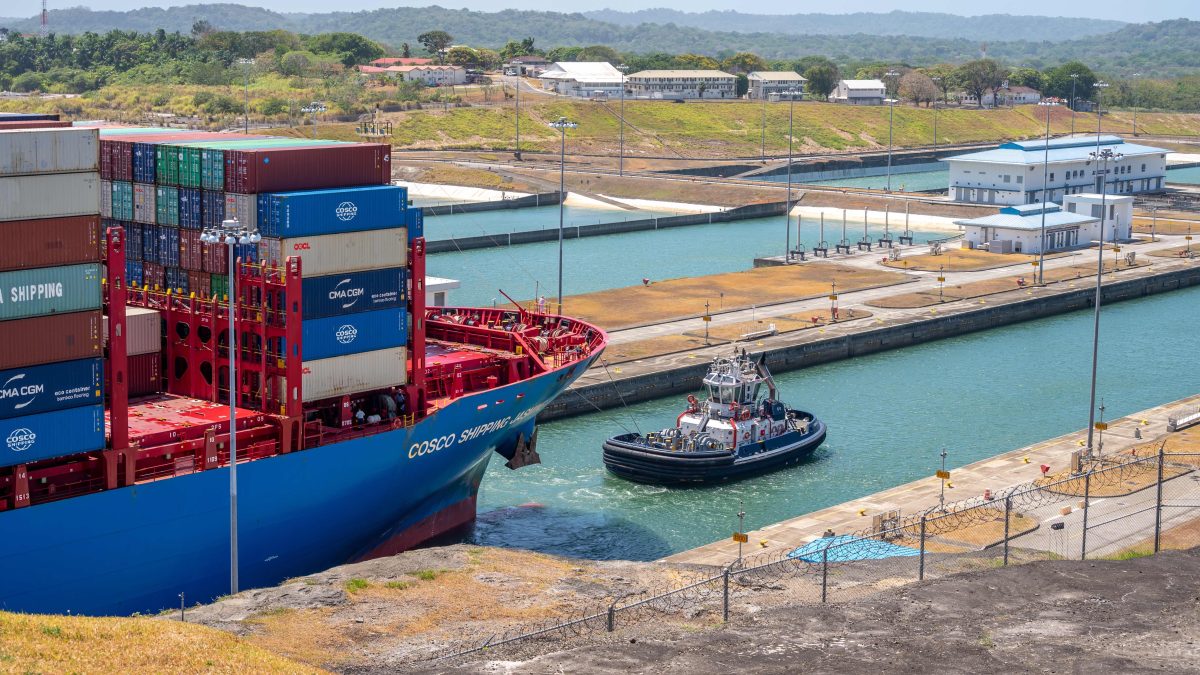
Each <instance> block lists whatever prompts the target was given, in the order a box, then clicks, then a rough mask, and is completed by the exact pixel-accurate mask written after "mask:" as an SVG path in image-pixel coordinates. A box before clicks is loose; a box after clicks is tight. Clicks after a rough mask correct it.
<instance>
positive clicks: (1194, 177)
mask: <svg viewBox="0 0 1200 675" xmlns="http://www.w3.org/2000/svg"><path fill="white" fill-rule="evenodd" d="M1167 182H1168V183H1186V184H1188V185H1200V166H1189V167H1187V168H1186V169H1167Z"/></svg>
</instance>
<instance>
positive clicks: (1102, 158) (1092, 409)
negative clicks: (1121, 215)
mask: <svg viewBox="0 0 1200 675" xmlns="http://www.w3.org/2000/svg"><path fill="white" fill-rule="evenodd" d="M1089 154H1090V155H1091V157H1092V161H1094V162H1096V164H1097V166H1102V167H1103V169H1101V170H1100V241H1099V243H1098V245H1097V246H1096V250H1097V251H1098V253H1097V254H1096V299H1095V301H1094V302H1093V304H1094V305H1095V306H1096V312H1095V320H1094V326H1093V328H1092V393H1091V399H1090V400H1089V402H1088V434H1087V458H1088V459H1091V458H1092V434H1093V433H1094V431H1095V426H1096V366H1097V364H1098V363H1099V358H1100V283H1101V281H1102V280H1103V278H1104V220H1105V218H1104V216H1105V213H1104V210H1105V208H1106V206H1107V204H1106V198H1107V196H1108V181H1106V180H1105V175H1106V174H1107V173H1108V163H1109V162H1110V161H1116V160H1118V159H1120V158H1121V154H1120V153H1116V152H1113V151H1112V149H1111V148H1105V149H1103V150H1097V151H1096V152H1093V153H1089Z"/></svg>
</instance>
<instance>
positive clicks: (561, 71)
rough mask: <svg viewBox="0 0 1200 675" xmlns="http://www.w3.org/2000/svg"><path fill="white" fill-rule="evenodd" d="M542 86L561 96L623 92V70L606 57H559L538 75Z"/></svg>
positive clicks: (590, 95)
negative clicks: (562, 59)
mask: <svg viewBox="0 0 1200 675" xmlns="http://www.w3.org/2000/svg"><path fill="white" fill-rule="evenodd" d="M538 79H540V80H541V81H542V88H543V89H547V90H549V91H553V92H555V93H557V94H560V95H562V96H579V97H584V98H587V97H596V96H605V97H607V96H620V95H621V71H619V70H617V69H616V68H614V67H613V65H612V64H611V63H609V62H607V61H558V62H555V63H553V64H551V65H550V66H549V67H547V68H546V69H545V70H543V71H542V74H541V75H539V76H538Z"/></svg>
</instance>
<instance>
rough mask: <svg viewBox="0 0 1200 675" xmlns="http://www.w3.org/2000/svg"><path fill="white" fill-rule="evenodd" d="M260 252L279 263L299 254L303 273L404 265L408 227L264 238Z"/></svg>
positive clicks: (305, 275) (318, 273) (406, 261)
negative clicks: (287, 237) (285, 237)
mask: <svg viewBox="0 0 1200 675" xmlns="http://www.w3.org/2000/svg"><path fill="white" fill-rule="evenodd" d="M258 256H259V258H261V259H262V260H265V261H266V262H267V263H268V264H271V265H278V266H282V265H283V263H284V261H285V260H286V259H287V258H289V257H299V258H300V261H301V262H300V274H301V276H303V277H320V276H325V275H328V274H343V273H345V272H361V271H363V270H376V269H384V268H388V267H404V266H405V265H407V263H408V230H407V229H406V228H403V227H396V228H392V229H389V230H371V231H368V232H344V233H342V234H323V235H320V236H315V237H293V238H289V239H276V238H264V239H263V240H262V242H261V243H259V245H258Z"/></svg>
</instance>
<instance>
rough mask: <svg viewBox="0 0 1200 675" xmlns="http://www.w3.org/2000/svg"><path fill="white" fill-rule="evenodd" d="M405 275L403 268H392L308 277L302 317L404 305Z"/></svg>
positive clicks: (353, 312)
mask: <svg viewBox="0 0 1200 675" xmlns="http://www.w3.org/2000/svg"><path fill="white" fill-rule="evenodd" d="M405 274H406V272H405V270H404V269H403V268H400V267H393V268H390V269H383V270H365V271H362V272H349V273H346V274H335V275H332V276H326V277H309V278H307V279H305V280H304V282H303V290H302V294H301V295H302V299H301V304H302V305H303V308H302V310H301V312H302V316H303V317H304V319H306V320H307V319H320V318H324V317H327V316H340V315H345V314H356V313H358V312H369V311H374V310H378V309H391V308H393V307H400V306H403V305H404V303H405V292H404V291H405Z"/></svg>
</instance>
